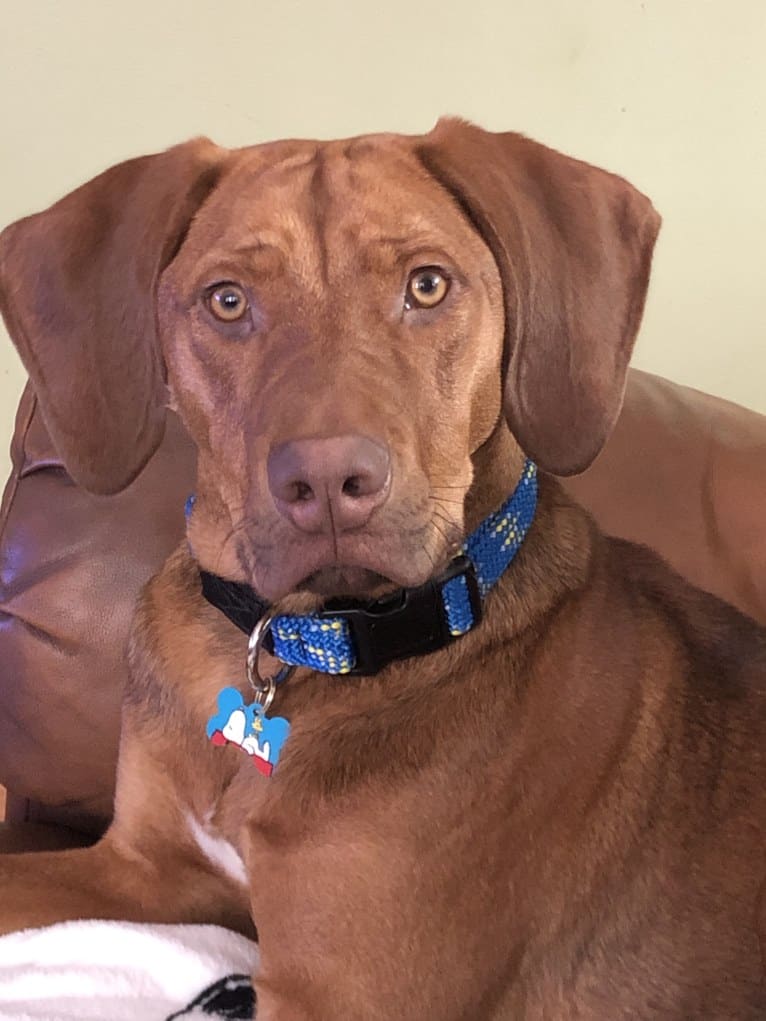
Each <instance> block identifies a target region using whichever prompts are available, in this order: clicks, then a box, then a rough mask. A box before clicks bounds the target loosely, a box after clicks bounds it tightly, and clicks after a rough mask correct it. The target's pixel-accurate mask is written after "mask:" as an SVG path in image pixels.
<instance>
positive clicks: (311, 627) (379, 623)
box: [200, 461, 537, 675]
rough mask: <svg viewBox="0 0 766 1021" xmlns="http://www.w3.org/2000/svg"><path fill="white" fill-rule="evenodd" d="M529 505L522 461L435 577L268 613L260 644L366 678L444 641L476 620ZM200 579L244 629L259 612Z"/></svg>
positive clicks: (224, 587)
mask: <svg viewBox="0 0 766 1021" xmlns="http://www.w3.org/2000/svg"><path fill="white" fill-rule="evenodd" d="M536 507H537V467H536V466H535V464H534V463H533V462H532V461H526V463H525V465H524V469H523V471H522V473H521V478H520V479H519V482H518V484H517V486H516V489H515V490H514V491H513V493H512V495H511V496H510V497H509V498H508V499H507V500H506V502H505V503H504V504H503V505H502V507H500V509H499V510H497V511H495V513H494V514H490V516H489V517H488V518H485V519H484V521H483V522H482V523H481V524H480V525H479V527H478V528H477V529H476V531H475V532H473V533H472V534H471V535H470V536H469V537H468V538H467V539H466V541H465V543H464V544H463V550H462V553H461V555H460V556H458V557H456V558H455V559H454V560H453V561H452V563H451V564H450V565H449V567H448V568H447V569H446V571H444V572H443V573H442V574H440V575H439V576H437V577H435V578H432V579H431V580H430V581H428V582H426V584H425V585H421V586H419V587H418V588H411V589H400V590H398V591H397V592H395V593H394V594H393V595H390V596H385V597H384V598H383V599H381V600H377V601H376V602H374V603H348V602H344V603H340V602H331V603H330V604H328V606H327V607H326V608H325V609H324V610H322V611H321V612H319V613H314V614H308V615H300V616H298V615H289V614H283V615H279V616H277V617H274V619H273V620H272V621H271V626H270V630H269V635H268V638H267V641H266V648H267V649H268V651H269V652H272V653H273V654H274V655H275V656H276V657H277V658H278V659H281V660H282V661H283V662H284V663H287V664H289V665H292V666H303V667H309V668H311V669H312V670H319V671H321V672H322V673H326V674H365V675H369V674H376V673H378V671H379V670H382V669H383V667H385V666H387V665H388V664H389V663H391V662H393V661H394V660H397V659H405V658H407V657H409V656H420V655H424V654H426V653H429V652H434V651H435V650H436V649H440V648H443V647H444V646H445V645H449V644H451V643H452V642H454V641H455V640H456V639H458V638H460V636H461V635H464V634H466V633H467V632H469V631H471V630H473V628H475V627H476V626H477V624H478V623H479V621H480V620H481V605H482V600H483V599H484V597H485V596H486V595H487V593H488V592H489V591H490V589H491V588H492V587H493V586H494V585H495V583H496V582H497V581H498V579H499V578H500V577H501V575H502V574H503V573H504V571H505V570H506V569H507V568H508V567H509V566H510V564H511V562H512V560H513V559H514V557H515V556H516V554H517V553H518V551H519V548H520V547H521V544H522V542H523V541H524V537H525V536H526V534H527V532H528V531H529V527H530V525H531V524H532V521H533V520H534V516H535V509H536ZM200 576H201V580H202V592H203V594H204V596H205V598H206V599H207V600H208V602H210V603H212V605H213V606H216V607H217V608H218V609H219V610H221V612H222V613H224V614H225V615H226V616H227V617H228V618H229V619H230V620H231V621H232V622H233V623H235V624H236V625H237V627H239V628H240V629H241V630H242V631H244V632H245V633H246V634H250V633H251V632H252V630H253V628H254V627H255V625H256V624H257V622H258V621H259V620H260V618H261V617H262V616H263V615H264V613H265V612H266V610H267V606H266V604H265V603H264V602H263V601H262V600H261V599H259V597H258V596H257V594H256V593H255V592H254V590H253V589H252V588H250V586H249V585H242V584H240V583H238V582H231V581H227V580H226V579H224V578H220V577H218V576H217V575H213V574H209V573H208V572H207V571H201V572H200Z"/></svg>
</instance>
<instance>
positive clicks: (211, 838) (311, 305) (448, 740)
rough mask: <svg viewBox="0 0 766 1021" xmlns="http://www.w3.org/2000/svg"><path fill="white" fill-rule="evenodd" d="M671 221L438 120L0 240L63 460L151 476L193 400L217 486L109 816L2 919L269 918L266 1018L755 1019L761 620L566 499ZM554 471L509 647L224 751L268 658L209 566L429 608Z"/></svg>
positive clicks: (289, 706) (333, 699)
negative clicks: (449, 572) (258, 746)
mask: <svg viewBox="0 0 766 1021" xmlns="http://www.w3.org/2000/svg"><path fill="white" fill-rule="evenodd" d="M658 226H659V218H658V216H657V214H656V213H655V212H654V210H653V209H652V207H651V205H650V204H649V202H648V201H647V200H646V199H645V198H644V197H643V196H642V195H640V194H639V193H638V192H636V191H635V190H634V189H633V188H631V187H630V185H628V184H627V183H626V182H625V181H623V180H622V179H620V178H618V177H614V176H612V175H611V174H608V173H605V172H604V171H600V170H597V169H595V168H593V167H590V166H588V165H586V164H584V163H580V162H578V161H576V160H572V159H569V158H567V157H564V156H562V155H560V154H558V153H555V152H553V151H551V150H549V149H546V148H544V147H543V146H540V145H537V144H536V143H534V142H531V141H529V140H527V139H525V138H522V137H520V136H518V135H511V134H507V135H491V134H488V133H485V132H483V131H481V130H480V129H478V128H475V127H472V126H470V125H467V124H464V123H462V122H457V121H444V122H441V123H440V124H439V126H438V127H437V128H436V129H435V130H434V131H433V132H432V133H431V134H429V135H427V136H424V137H418V138H405V137H400V136H393V135H391V136H370V137H365V138H360V139H355V140H351V141H345V142H332V143H314V142H280V143H277V144H272V145H261V146H256V147H254V148H250V149H244V150H239V151H235V152H230V151H224V150H222V149H219V148H217V147H215V146H214V145H211V144H210V143H207V142H203V141H195V142H191V143H188V144H186V145H183V146H179V147H177V148H175V149H171V150H170V151H169V152H167V153H164V154H162V155H158V156H151V157H146V158H143V159H139V160H134V161H131V162H129V163H126V164H122V165H121V166H118V167H115V168H113V169H112V170H109V171H107V172H106V173H105V174H103V175H102V176H100V177H99V178H97V179H96V180H94V181H92V182H91V183H90V184H87V185H85V186H84V187H83V188H81V189H80V190H78V191H76V192H74V193H73V194H72V195H69V196H68V197H66V198H65V199H63V200H62V201H61V202H60V203H58V204H57V205H55V206H54V207H53V208H52V209H50V210H48V211H47V212H45V213H42V214H40V215H38V216H34V217H30V218H29V219H26V220H23V221H21V222H20V223H18V224H15V225H13V226H12V227H10V228H9V229H8V230H7V231H6V233H5V234H4V235H3V236H2V249H1V254H2V286H3V303H4V313H5V316H6V320H7V322H8V326H9V329H10V332H11V335H12V336H13V338H14V340H15V342H16V343H17V345H18V347H19V350H20V352H21V354H22V357H23V358H24V361H25V363H26V366H27V368H28V370H29V372H30V375H31V377H32V379H33V381H34V384H35V387H36V390H37V392H38V394H39V396H40V400H41V402H42V407H43V409H44V413H45V417H46V421H47V424H48V426H49V428H50V431H51V433H52V435H53V437H54V440H55V442H56V443H57V445H58V447H59V449H60V450H61V452H62V454H63V455H64V457H65V460H66V463H67V466H68V468H69V470H70V472H71V474H72V475H73V477H74V478H75V479H76V480H77V481H78V482H80V483H81V484H82V485H84V486H87V487H89V488H91V489H92V490H94V491H96V492H102V493H108V492H113V491H116V490H118V489H119V488H120V487H122V486H124V485H126V484H127V483H128V482H129V481H130V480H131V479H132V478H133V477H134V476H135V475H136V473H137V472H138V471H139V470H140V468H141V467H142V465H143V464H145V462H146V460H147V459H148V458H149V457H150V456H151V454H152V451H153V450H154V449H155V447H156V445H157V443H158V441H159V439H160V437H161V434H162V428H163V412H164V408H165V406H166V405H167V404H168V403H170V405H171V406H172V407H174V408H176V409H177V410H178V412H179V414H180V415H181V417H182V419H183V421H184V423H185V425H186V427H187V428H188V430H189V432H190V434H191V436H192V437H193V439H194V441H195V443H196V445H197V447H198V450H199V477H198V487H197V499H196V504H195V506H194V510H193V513H192V515H191V518H190V523H189V529H188V534H189V544H190V549H191V550H193V555H192V554H191V553H190V552H189V550H188V549H187V548H184V549H181V550H179V551H178V552H177V553H176V554H175V555H174V556H173V557H171V559H170V560H169V561H168V563H167V565H166V566H165V568H164V569H163V571H162V572H161V574H160V575H159V576H157V577H156V578H155V579H154V580H153V581H152V582H151V584H150V585H149V586H148V588H147V590H146V592H145V594H144V597H143V599H142V602H141V605H140V607H139V610H138V614H137V620H136V626H135V629H134V637H133V641H132V648H131V664H132V682H131V685H130V688H129V690H128V691H127V693H126V696H125V701H124V713H123V731H122V745H121V753H120V763H119V777H118V789H117V798H116V806H115V817H114V823H113V825H112V827H111V828H110V830H109V832H108V833H107V835H106V837H105V838H104V839H103V840H102V841H101V842H100V843H99V844H97V845H96V846H95V847H94V848H92V849H89V850H84V851H76V852H68V853H61V854H50V855H38V856H8V857H6V858H4V859H2V860H0V881H1V882H2V904H0V927H1V928H2V929H3V930H9V929H14V928H17V927H21V926H27V925H41V924H45V923H49V922H54V921H57V920H60V919H64V918H73V917H80V916H86V917H88V916H90V917H109V918H111V917H115V918H126V919H153V920H163V921H206V922H218V923H221V924H223V925H227V926H230V927H233V928H237V929H239V930H241V931H243V932H246V933H247V932H252V930H253V923H255V925H257V928H258V936H259V940H260V946H261V954H262V964H261V967H260V970H259V973H258V975H257V976H256V977H255V982H256V988H257V993H258V999H259V1013H258V1016H259V1018H261V1019H262V1021H263V1019H266V1021H288V1019H289V1021H299V1019H300V1021H303V1019H306V1021H308V1019H323V1021H324V1019H331V1018H332V1019H339V1021H360V1019H364V1021H375V1019H384V1018H385V1019H401V1021H429V1019H433V1021H437V1019H438V1021H485V1019H521V1018H523V1019H530V1021H531V1019H543V1018H545V1019H568V1018H580V1019H608V1021H613V1019H615V1018H631V1019H634V1018H635V1019H637V1018H647V1019H648V1018H652V1019H655V1018H656V1019H669V1018H674V1019H690V1018H695V1019H698V1018H710V1019H752V1021H755V1019H763V1017H764V1016H766V988H765V987H764V952H766V946H765V945H764V942H763V941H764V924H763V914H764V907H763V901H764V890H765V889H766V887H765V886H764V881H765V879H766V860H765V859H766V844H765V843H764V838H765V836H766V834H765V833H764V829H765V826H766V793H765V792H766V767H765V765H764V763H765V762H766V750H765V745H764V740H765V739H766V715H765V713H764V680H765V679H766V636H765V635H764V633H763V632H762V631H761V630H759V628H758V627H757V626H756V625H755V624H754V623H753V622H751V621H750V620H748V619H747V618H745V617H743V616H741V615H740V614H738V613H737V612H736V611H734V610H733V609H731V608H729V607H728V606H726V605H725V604H723V603H721V602H719V601H718V600H716V599H715V598H713V597H711V596H709V595H707V594H704V593H702V592H698V591H695V590H693V589H692V588H690V587H689V586H688V585H687V584H686V583H685V582H684V581H682V580H681V579H680V578H679V577H677V576H676V575H675V574H673V573H672V572H671V571H670V569H669V568H668V567H666V566H665V565H664V564H663V563H662V562H660V561H659V560H658V558H657V557H655V556H654V555H652V554H651V553H650V552H648V551H647V550H645V549H642V548H639V547H636V546H632V545H630V544H628V543H624V542H620V541H616V540H612V539H607V538H605V537H603V536H602V535H600V534H599V533H598V532H597V531H596V529H595V527H594V525H593V523H592V521H591V520H590V519H589V517H588V516H587V514H585V513H584V512H583V511H582V510H581V509H580V508H578V507H577V506H576V505H574V504H573V503H572V502H570V501H569V500H568V499H566V498H565V497H564V495H563V494H562V491H561V489H560V488H559V486H558V485H557V483H556V482H555V481H554V480H553V479H552V478H550V477H549V475H550V474H567V473H574V472H577V471H579V470H581V469H583V468H584V467H585V466H586V465H587V464H589V463H590V461H591V460H592V459H593V458H594V457H595V456H596V454H597V453H598V451H599V449H600V448H601V446H602V444H603V443H604V440H605V438H606V437H607V435H608V433H609V430H610V428H611V427H612V425H613V423H614V421H615V418H616V416H617V413H618V410H619V407H620V401H621V397H622V391H623V385H624V378H625V371H626V365H627V362H628V358H629V356H630V352H631V348H632V345H633V341H634V339H635V335H636V332H637V329H638V325H639V321H640V317H641V312H642V307H643V303H644V297H645V292H646V287H647V281H648V276H649V267H650V260H651V252H652V247H653V244H654V240H655V237H656V234H657V230H658ZM506 423H507V426H508V427H509V428H508V427H507V426H506ZM525 455H527V456H529V457H530V458H534V459H535V460H536V461H537V463H538V464H539V466H540V469H541V470H542V471H543V472H546V473H549V474H544V475H541V477H540V492H539V502H538V507H537V513H536V515H535V518H534V522H533V524H532V527H531V529H530V530H529V533H528V535H527V537H526V539H525V540H524V542H523V543H522V545H521V548H520V551H519V553H518V556H517V557H516V559H515V561H514V562H513V564H511V566H510V567H509V569H508V570H507V571H506V572H505V574H504V575H503V576H502V578H501V579H500V581H499V583H498V584H497V586H496V587H495V588H494V590H493V591H492V592H490V593H489V595H488V596H487V598H486V600H485V601H484V607H483V613H484V619H483V621H482V623H481V624H479V625H478V626H477V627H476V628H474V629H473V630H472V631H470V632H469V633H468V634H466V635H465V636H464V637H462V638H459V639H457V640H455V641H452V642H450V643H449V644H447V645H446V646H445V647H444V648H440V649H438V650H437V651H433V652H431V653H430V654H428V655H422V656H418V657H415V658H405V659H402V660H400V661H398V662H395V663H393V664H391V665H388V666H387V667H385V668H384V669H383V670H382V671H380V672H379V673H377V674H375V675H373V676H368V677H350V678H349V677H345V678H344V677H340V678H339V677H331V676H328V675H327V674H323V673H317V672H314V671H311V670H308V669H301V670H299V671H297V672H296V673H295V674H293V675H292V676H291V677H290V678H289V680H287V681H286V682H285V684H284V685H283V686H282V687H281V688H280V689H279V691H278V694H277V701H276V703H275V710H276V711H277V712H278V713H279V714H280V715H282V716H285V717H287V718H288V719H289V720H290V721H291V724H292V733H291V735H290V738H289V740H288V742H287V744H286V745H285V748H284V752H283V755H282V758H281V760H280V762H279V766H278V769H277V770H276V772H275V773H274V775H273V776H272V777H270V778H265V777H263V776H261V775H260V774H259V772H258V771H257V770H254V769H253V768H252V762H251V761H250V760H249V759H248V758H247V757H246V756H243V755H242V753H241V751H240V750H239V749H236V748H216V747H213V746H212V745H211V744H209V743H207V741H206V738H205V725H206V721H207V719H208V717H209V716H210V715H211V712H212V711H214V708H215V700H216V695H217V693H218V691H219V689H221V688H222V687H224V686H226V685H235V686H237V687H239V688H240V689H241V691H242V692H243V693H245V692H246V691H247V683H246V680H245V670H244V663H245V651H246V648H247V639H246V637H245V636H244V635H243V634H242V633H241V632H240V631H239V630H238V629H237V628H236V627H235V626H234V625H233V624H232V623H231V622H230V621H229V620H228V619H227V618H226V617H225V616H224V615H223V614H222V613H220V612H219V611H218V609H216V608H214V607H213V606H211V605H209V604H208V603H207V602H206V601H205V600H204V599H203V597H202V595H201V593H200V576H199V566H201V567H202V568H204V569H206V570H208V571H210V572H215V573H216V574H218V575H220V576H223V577H224V578H226V579H230V580H232V581H236V582H241V583H244V584H246V585H248V586H252V587H253V589H254V590H256V591H257V592H258V593H259V594H260V595H261V596H262V597H263V598H264V599H266V600H268V601H269V602H270V603H272V604H275V605H276V606H277V607H278V608H279V609H280V611H282V612H283V611H285V610H286V609H287V610H300V611H301V612H307V611H308V610H311V609H312V608H315V607H316V606H318V605H320V604H322V603H324V602H325V601H326V600H327V599H329V598H330V597H342V598H344V599H346V600H348V599H349V598H351V597H357V598H365V599H372V598H377V597H381V596H385V595H386V594H388V593H390V592H392V591H394V590H397V589H399V588H401V587H407V588H412V587H414V586H419V585H421V584H423V583H424V582H426V581H427V580H428V579H429V578H431V577H433V576H435V575H438V574H439V573H440V572H441V571H442V570H443V569H444V568H445V566H446V565H448V564H449V563H450V561H451V560H452V558H453V557H454V555H455V554H456V552H457V551H458V550H459V548H460V546H461V543H462V541H463V539H464V537H465V536H466V535H467V534H468V533H470V532H471V531H472V530H473V529H475V528H476V527H477V526H478V525H479V523H480V522H481V521H483V520H484V519H485V518H486V517H487V515H489V514H490V513H491V512H492V511H494V510H495V509H496V508H497V507H499V506H500V505H501V504H502V503H503V501H504V500H505V499H506V497H507V496H508V494H509V492H511V491H512V490H513V488H514V486H515V485H516V481H517V480H518V478H519V476H520V474H521V472H522V467H523V464H524V457H525ZM647 485H651V479H647Z"/></svg>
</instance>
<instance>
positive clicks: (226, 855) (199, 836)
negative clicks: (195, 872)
mask: <svg viewBox="0 0 766 1021" xmlns="http://www.w3.org/2000/svg"><path fill="white" fill-rule="evenodd" d="M186 825H187V826H188V827H189V832H190V833H191V835H192V836H193V837H194V841H195V843H196V844H197V847H199V849H200V851H202V853H203V854H204V855H205V857H206V858H207V860H208V861H209V862H210V864H211V865H213V866H215V868H216V869H218V871H219V872H223V873H224V875H226V876H228V877H229V879H233V880H234V882H235V883H240V884H241V885H242V886H247V870H246V869H245V863H244V862H243V861H242V859H241V858H240V856H239V854H238V852H237V850H236V849H235V847H234V846H233V845H232V844H230V843H229V841H228V840H224V839H223V837H218V836H216V835H215V834H214V833H211V832H210V831H209V830H208V829H207V828H206V827H205V826H203V825H202V823H200V822H199V821H198V820H197V819H195V817H194V816H193V815H192V814H191V812H187V813H186Z"/></svg>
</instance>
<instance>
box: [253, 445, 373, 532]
mask: <svg viewBox="0 0 766 1021" xmlns="http://www.w3.org/2000/svg"><path fill="white" fill-rule="evenodd" d="M268 476H269V488H270V490H271V494H272V496H273V497H274V503H275V504H276V506H277V509H278V510H279V512H280V514H282V515H283V516H284V517H286V518H287V519H288V521H291V522H292V523H293V524H294V525H295V526H296V528H300V529H301V531H304V532H332V531H335V532H347V531H350V530H351V529H353V528H361V527H362V526H363V525H366V524H367V522H368V521H369V520H370V518H371V517H372V514H373V512H374V511H375V510H377V508H378V507H380V506H381V505H382V504H383V503H385V501H386V498H387V497H388V492H389V489H390V488H391V455H390V454H389V450H388V447H387V446H385V445H384V444H383V443H379V442H377V441H375V440H371V439H369V438H368V437H367V436H356V435H348V436H332V437H330V438H328V439H305V440H290V441H288V442H287V443H282V444H280V445H279V446H277V447H275V448H274V449H273V450H272V451H271V453H270V454H269V460H268Z"/></svg>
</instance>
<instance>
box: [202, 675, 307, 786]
mask: <svg viewBox="0 0 766 1021" xmlns="http://www.w3.org/2000/svg"><path fill="white" fill-rule="evenodd" d="M289 734H290V724H289V722H288V721H287V720H286V719H285V718H284V717H283V716H272V717H269V716H265V715H264V712H263V706H261V705H260V704H259V703H258V702H254V703H253V704H252V705H245V700H244V699H243V698H242V695H241V694H240V693H239V691H237V689H236V688H224V689H223V690H222V691H221V692H220V693H219V695H218V712H217V713H216V714H215V716H211V717H210V719H209V720H208V723H207V736H208V739H209V740H210V741H212V742H213V744H214V745H219V746H220V745H226V744H235V745H237V746H238V747H239V748H241V749H242V751H244V752H246V753H247V754H248V755H249V756H250V757H251V758H252V760H253V765H254V766H255V767H256V769H257V770H259V772H261V773H263V775H264V776H271V775H272V773H273V772H274V770H275V769H276V766H277V763H278V762H279V755H280V752H281V750H282V746H283V745H284V743H285V741H286V740H287V738H288V736H289Z"/></svg>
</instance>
